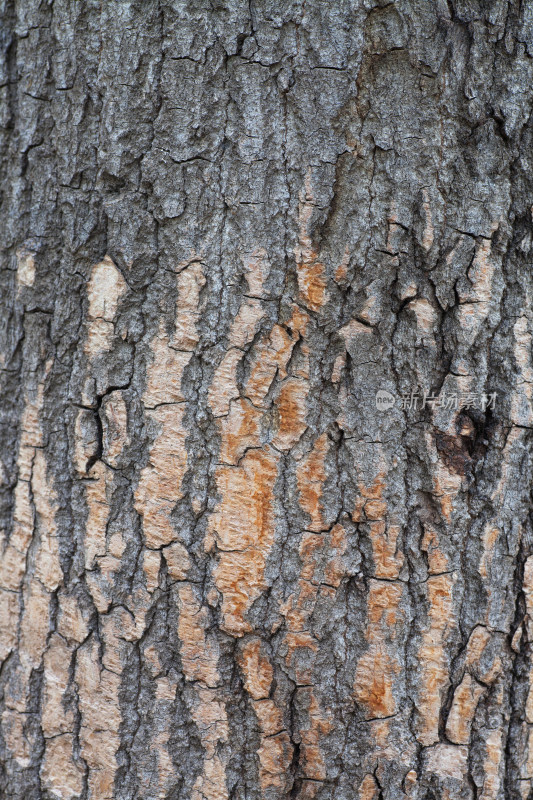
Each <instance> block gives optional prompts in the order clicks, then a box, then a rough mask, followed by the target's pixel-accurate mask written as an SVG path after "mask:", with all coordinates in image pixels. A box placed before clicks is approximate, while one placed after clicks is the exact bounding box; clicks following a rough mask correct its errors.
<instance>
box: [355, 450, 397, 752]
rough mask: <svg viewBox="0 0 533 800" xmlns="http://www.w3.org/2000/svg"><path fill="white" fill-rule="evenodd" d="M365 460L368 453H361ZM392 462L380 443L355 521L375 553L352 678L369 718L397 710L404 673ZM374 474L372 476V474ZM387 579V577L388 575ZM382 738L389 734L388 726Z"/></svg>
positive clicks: (362, 487)
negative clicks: (388, 495) (390, 495)
mask: <svg viewBox="0 0 533 800" xmlns="http://www.w3.org/2000/svg"><path fill="white" fill-rule="evenodd" d="M361 458H362V459H368V456H367V455H366V454H364V451H362V452H361ZM387 472H388V466H387V463H386V461H385V458H384V455H383V454H382V452H381V449H380V448H379V449H378V451H377V452H376V453H375V454H374V455H373V457H372V459H371V460H370V461H369V463H368V464H367V467H366V471H365V474H366V479H365V481H359V491H360V496H359V498H358V501H357V504H356V508H355V510H354V512H353V515H352V517H353V519H354V521H358V522H363V521H364V520H365V519H366V520H367V522H368V529H369V534H370V540H371V543H372V551H373V558H374V576H375V577H374V578H373V579H372V580H371V581H370V582H369V590H368V599H367V628H366V631H365V637H366V640H367V642H368V649H367V651H366V652H365V653H364V654H363V656H362V657H361V658H360V659H359V661H358V664H357V668H356V672H355V682H354V697H355V699H356V701H357V702H358V703H360V704H361V705H362V706H363V708H364V712H365V716H366V717H367V718H368V719H379V718H381V719H384V718H388V717H392V716H393V715H395V714H396V713H397V711H398V692H397V691H396V689H395V682H396V677H397V676H398V675H399V674H400V672H401V666H400V658H399V653H398V647H399V644H398V639H399V636H400V635H401V632H402V628H403V625H404V624H405V620H404V614H403V611H402V608H401V607H402V603H403V600H404V596H405V591H406V590H405V587H404V584H403V582H402V581H400V580H398V578H399V574H400V569H401V567H402V566H403V554H402V552H401V551H400V550H399V548H398V533H399V529H398V524H397V521H396V519H395V517H394V515H393V514H390V513H389V512H388V507H387V503H386V501H385V499H384V492H385V488H386V476H387ZM370 476H373V479H372V480H371V481H369V477H370ZM385 579H386V580H385ZM388 724H389V722H388V720H386V721H385V722H384V728H383V730H382V731H381V733H380V737H381V738H382V739H383V738H386V734H385V733H384V732H385V730H386V729H387V728H388Z"/></svg>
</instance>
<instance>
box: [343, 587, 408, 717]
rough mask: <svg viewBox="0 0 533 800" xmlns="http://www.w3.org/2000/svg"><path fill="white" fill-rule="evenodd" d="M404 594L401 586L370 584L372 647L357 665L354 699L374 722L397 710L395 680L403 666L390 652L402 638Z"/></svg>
mask: <svg viewBox="0 0 533 800" xmlns="http://www.w3.org/2000/svg"><path fill="white" fill-rule="evenodd" d="M403 593H404V587H403V584H401V583H388V582H387V583H382V582H381V581H377V580H372V581H370V591H369V593H368V611H367V615H368V625H367V630H366V638H367V641H368V642H369V648H368V650H367V652H366V653H365V654H364V655H363V656H362V658H361V659H360V660H359V662H358V664H357V669H356V673H355V683H354V697H355V699H356V700H357V702H359V703H360V704H361V705H362V706H363V707H364V708H365V712H366V715H367V717H368V718H371V719H372V718H376V717H389V716H392V715H393V714H395V713H396V711H397V701H396V696H395V693H394V679H395V676H396V675H397V674H398V673H399V672H400V664H399V662H398V660H397V658H396V656H395V655H391V654H390V653H389V652H388V649H389V647H391V645H392V647H394V642H395V640H396V638H397V636H398V628H397V623H398V619H399V617H400V616H401V611H400V603H401V600H402V597H403ZM387 643H389V644H387Z"/></svg>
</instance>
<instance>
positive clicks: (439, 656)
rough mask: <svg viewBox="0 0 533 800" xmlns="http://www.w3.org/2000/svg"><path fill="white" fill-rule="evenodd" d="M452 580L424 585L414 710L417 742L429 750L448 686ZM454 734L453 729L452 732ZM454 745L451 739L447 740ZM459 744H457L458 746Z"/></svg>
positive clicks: (449, 577)
mask: <svg viewBox="0 0 533 800" xmlns="http://www.w3.org/2000/svg"><path fill="white" fill-rule="evenodd" d="M453 585H454V577H453V576H452V575H449V574H443V575H432V576H430V577H429V578H428V580H427V582H426V598H427V603H428V625H427V627H426V629H425V631H424V632H423V634H422V645H421V647H420V650H419V653H418V658H419V664H420V673H421V686H420V688H419V692H418V701H417V706H416V713H417V739H418V741H419V742H420V743H421V744H422V745H424V746H426V747H427V746H429V745H431V744H436V743H437V742H438V741H439V715H440V709H441V706H442V701H443V699H444V692H445V691H446V689H447V688H448V686H449V680H450V678H449V669H448V667H449V664H448V656H447V651H446V647H445V646H446V642H447V639H448V637H449V635H450V632H451V630H452V629H453V627H454V626H455V625H456V622H457V621H456V618H455V614H454V606H453V596H452V592H453ZM454 731H455V728H454ZM450 738H451V739H452V741H455V740H454V739H453V737H450ZM460 743H462V742H458V744H460Z"/></svg>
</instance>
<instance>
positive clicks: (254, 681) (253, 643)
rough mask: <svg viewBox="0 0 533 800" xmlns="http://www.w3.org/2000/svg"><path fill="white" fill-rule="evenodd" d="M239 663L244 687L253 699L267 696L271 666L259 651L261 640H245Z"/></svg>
mask: <svg viewBox="0 0 533 800" xmlns="http://www.w3.org/2000/svg"><path fill="white" fill-rule="evenodd" d="M239 663H240V666H241V669H242V671H243V674H244V687H245V689H246V691H247V692H248V694H249V695H250V696H251V697H252V698H253V699H254V700H262V699H265V698H267V697H268V695H269V692H270V687H271V685H272V678H273V671H272V666H271V664H270V662H269V660H268V658H266V656H265V655H264V654H263V653H262V652H261V640H260V639H251V640H249V641H247V642H246V643H245V644H244V646H243V647H242V650H241V652H240V658H239Z"/></svg>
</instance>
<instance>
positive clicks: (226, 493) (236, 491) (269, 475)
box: [209, 448, 279, 636]
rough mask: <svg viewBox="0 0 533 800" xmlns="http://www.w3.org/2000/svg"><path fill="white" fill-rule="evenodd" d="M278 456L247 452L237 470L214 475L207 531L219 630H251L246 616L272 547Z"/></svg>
mask: <svg viewBox="0 0 533 800" xmlns="http://www.w3.org/2000/svg"><path fill="white" fill-rule="evenodd" d="M278 460H279V456H278V455H277V454H276V453H275V452H274V451H273V450H272V449H271V448H265V450H250V451H249V452H248V453H247V454H246V455H245V456H243V458H242V459H241V461H240V464H239V466H238V467H226V466H220V467H218V468H217V470H216V473H215V479H216V485H217V490H218V492H219V493H220V497H221V500H220V503H219V505H218V506H217V509H216V510H215V512H214V513H213V515H212V517H211V519H210V524H209V531H210V534H211V536H212V539H213V544H216V547H217V550H218V564H217V566H216V568H215V571H214V578H215V583H216V585H217V588H218V589H219V591H220V592H221V593H222V616H223V621H222V624H221V627H222V630H225V631H226V632H227V633H229V634H231V635H232V636H242V635H243V634H244V633H247V632H250V631H251V630H252V627H251V625H250V623H249V622H248V621H247V620H246V611H247V610H248V609H249V608H250V606H251V605H252V603H253V602H254V600H255V599H257V598H258V597H259V595H260V594H261V592H262V591H263V590H264V589H265V588H266V583H265V581H264V577H263V574H264V569H265V564H266V559H267V556H268V553H269V551H270V549H271V547H272V545H273V543H274V497H273V491H274V483H275V481H276V477H277V470H278Z"/></svg>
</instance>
